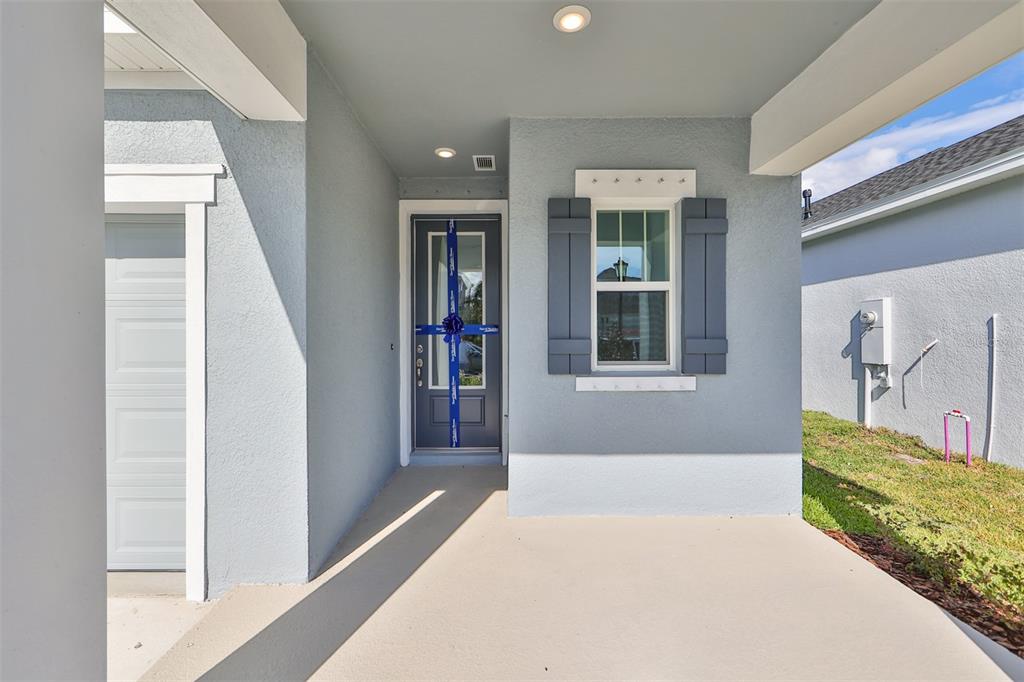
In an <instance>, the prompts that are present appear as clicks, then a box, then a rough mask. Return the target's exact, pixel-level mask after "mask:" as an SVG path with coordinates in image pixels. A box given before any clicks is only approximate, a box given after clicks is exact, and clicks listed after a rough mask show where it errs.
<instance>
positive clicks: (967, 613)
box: [823, 530, 1024, 658]
mask: <svg viewBox="0 0 1024 682" xmlns="http://www.w3.org/2000/svg"><path fill="white" fill-rule="evenodd" d="M823 532H824V533H825V534H826V535H828V536H829V537H831V538H832V539H833V540H835V541H836V542H838V543H840V544H841V545H843V546H845V547H846V548H847V549H849V550H851V551H853V552H856V553H857V554H859V555H860V556H862V557H864V558H865V559H867V560H868V561H870V562H871V563H872V564H874V565H875V566H877V567H878V568H880V569H882V570H883V571H885V572H886V573H888V574H889V575H891V576H892V577H894V578H896V580H899V581H900V582H901V583H903V584H904V585H906V586H907V587H909V588H910V589H912V590H913V591H914V592H917V593H918V594H919V595H921V596H922V597H924V598H925V599H927V600H929V601H931V602H932V603H934V604H937V605H938V606H941V607H942V608H944V609H946V610H947V611H949V612H950V613H952V614H953V615H954V616H956V617H957V618H959V619H960V620H962V621H964V622H965V623H967V624H969V625H970V626H971V627H973V628H974V629H975V630H977V631H979V632H982V633H984V634H985V635H987V636H988V637H989V638H990V639H992V640H994V641H996V642H999V643H1000V644H1002V645H1003V646H1004V647H1006V648H1007V649H1009V650H1010V651H1012V652H1013V653H1015V654H1017V655H1018V656H1020V657H1022V658H1024V617H1022V616H1021V615H1020V614H1017V613H1015V612H1013V611H1011V610H1009V609H1006V608H1004V607H1001V606H999V605H998V604H995V603H993V602H992V601H991V600H989V599H987V598H986V597H984V596H983V595H981V594H980V593H979V592H978V591H977V590H975V589H974V588H973V587H971V586H970V585H967V584H964V583H955V584H945V583H942V582H939V581H937V580H935V579H933V578H929V577H927V576H923V575H921V574H920V573H919V572H917V571H916V570H915V569H914V566H913V558H912V557H911V556H910V555H909V554H908V553H907V552H905V551H903V550H901V549H900V548H898V547H896V546H894V545H893V544H892V543H891V542H890V541H889V540H887V539H886V538H884V537H880V536H877V535H864V534H861V533H844V532H843V531H839V530H826V531H823Z"/></svg>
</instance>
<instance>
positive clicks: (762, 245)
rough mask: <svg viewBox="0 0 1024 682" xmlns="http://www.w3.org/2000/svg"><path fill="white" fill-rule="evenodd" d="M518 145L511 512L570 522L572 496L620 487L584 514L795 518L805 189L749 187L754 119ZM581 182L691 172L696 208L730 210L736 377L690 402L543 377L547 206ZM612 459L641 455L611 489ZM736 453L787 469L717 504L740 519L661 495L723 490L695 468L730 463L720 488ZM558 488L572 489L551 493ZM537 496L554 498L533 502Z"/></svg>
mask: <svg viewBox="0 0 1024 682" xmlns="http://www.w3.org/2000/svg"><path fill="white" fill-rule="evenodd" d="M510 131H511V132H510V134H511V137H510V156H509V158H510V173H509V206H510V208H509V213H510V234H509V239H510V245H509V249H510V252H509V257H510V272H509V280H510V281H509V288H510V295H509V307H510V309H509V320H508V323H507V326H506V329H507V330H508V333H509V338H510V358H509V430H510V434H509V440H510V444H509V449H510V459H509V467H510V470H509V476H510V482H509V496H510V508H511V510H512V512H513V513H523V514H533V513H539V514H543V513H573V511H574V509H573V508H567V506H566V505H565V504H564V499H565V498H566V495H568V494H569V492H570V490H574V491H575V492H574V493H573V494H574V495H577V496H578V497H580V499H583V498H587V499H592V498H593V496H589V497H588V495H587V493H586V492H581V491H584V489H585V488H587V487H590V488H593V489H594V490H599V489H600V488H602V487H606V486H608V485H615V486H618V493H617V495H616V496H614V497H608V498H607V499H608V502H607V504H604V505H599V507H597V508H594V507H586V508H583V507H581V508H580V509H579V510H578V511H581V512H583V513H722V510H723V509H725V508H735V509H737V510H741V509H742V511H745V512H749V513H798V512H799V502H800V476H799V465H798V459H799V452H800V293H799V287H800V275H799V272H800V243H799V224H798V222H799V221H798V217H799V216H798V213H797V212H795V211H794V209H793V207H794V201H795V199H794V197H799V184H798V180H797V179H796V178H777V177H764V176H751V175H749V174H748V173H747V162H748V151H749V139H750V126H749V121H747V120H743V119H520V118H515V119H512V121H511V128H510ZM584 168H693V169H695V170H696V173H697V195H698V196H702V197H725V198H726V199H728V201H729V204H728V212H729V236H728V269H727V326H728V338H729V356H728V373H727V374H725V375H723V376H710V375H709V376H699V377H698V378H697V390H696V391H695V392H692V393H577V392H576V391H575V383H574V380H573V378H572V377H568V376H552V375H549V374H548V373H547V324H546V323H545V319H546V312H545V311H546V309H547V255H546V254H547V200H548V198H549V197H568V196H572V193H573V188H574V172H575V170H576V169H584ZM611 454H618V455H632V456H633V457H632V458H631V459H630V462H631V468H630V472H631V475H630V476H628V477H625V478H623V477H619V478H618V480H617V482H615V481H611V482H610V481H609V477H610V478H611V479H614V478H615V477H616V474H615V473H614V472H615V470H616V469H615V467H612V466H607V462H602V461H600V460H599V459H598V458H600V457H601V456H602V455H611ZM736 454H755V455H756V454H773V455H778V457H776V458H774V460H773V461H776V462H778V466H775V467H765V468H764V469H763V471H762V477H761V478H760V479H759V480H750V479H749V478H747V480H748V485H746V486H740V487H738V488H736V487H734V488H732V489H731V490H728V491H727V490H724V489H723V490H722V492H721V495H720V496H719V497H717V498H715V499H716V501H717V502H719V503H720V502H721V501H722V499H731V500H732V503H731V506H730V503H725V504H717V506H715V507H714V508H712V507H711V506H709V504H708V503H707V502H706V500H707V498H705V497H700V498H699V499H698V498H694V497H693V496H687V495H686V494H685V491H682V490H681V489H679V488H676V489H675V490H673V489H671V488H665V487H662V486H659V485H655V480H656V479H657V478H658V477H662V476H666V475H670V476H673V477H675V478H676V480H677V481H679V483H680V485H692V484H693V483H694V482H695V481H698V480H703V481H704V483H705V484H706V485H713V484H714V481H715V477H714V476H711V477H704V478H701V476H702V474H703V473H704V472H706V471H707V466H706V463H705V462H706V460H703V459H701V458H697V457H689V455H713V456H721V457H723V458H726V459H725V460H723V467H724V468H722V469H721V476H720V477H719V480H725V478H726V477H728V476H730V475H733V474H735V475H738V476H740V477H741V478H744V476H743V474H742V472H741V471H740V470H741V469H742V465H741V463H740V460H736V459H733V460H729V459H728V457H730V456H732V455H736ZM525 455H576V456H577V457H576V458H575V459H573V462H574V464H573V465H572V466H571V467H569V468H568V469H566V468H564V467H563V466H562V464H561V463H564V462H565V458H559V457H549V458H546V459H545V458H543V457H539V456H537V457H534V456H531V457H526V456H525ZM652 455H675V457H672V458H668V459H666V458H665V457H651V456H652ZM645 456H646V457H645ZM580 458H592V459H593V461H594V462H595V465H594V466H588V464H587V462H586V459H580ZM609 461H610V460H609ZM794 462H797V465H796V466H794ZM559 471H564V472H568V475H561V474H560V473H559ZM668 472H671V473H668ZM730 472H731V473H730ZM557 478H560V479H561V485H555V486H553V485H552V484H551V482H552V480H555V479H557ZM541 488H544V489H545V490H547V492H546V493H544V494H542V495H537V494H533V493H535V492H536V491H538V490H540V489H541ZM531 489H532V490H531ZM780 491H781V494H780ZM652 496H653V497H652ZM750 496H753V497H750ZM743 497H746V498H747V499H746V500H745V501H744V500H742V499H741V498H743ZM654 498H657V499H654Z"/></svg>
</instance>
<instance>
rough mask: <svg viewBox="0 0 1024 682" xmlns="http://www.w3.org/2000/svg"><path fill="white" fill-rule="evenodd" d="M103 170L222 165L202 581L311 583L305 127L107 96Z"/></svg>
mask: <svg viewBox="0 0 1024 682" xmlns="http://www.w3.org/2000/svg"><path fill="white" fill-rule="evenodd" d="M106 110H107V111H106V118H107V123H106V135H105V139H106V162H107V163H223V164H225V165H226V166H227V168H228V176H227V178H223V179H219V180H217V203H216V205H215V206H211V207H210V208H209V210H208V213H207V216H208V218H207V220H208V225H207V228H208V229H207V239H206V250H207V310H206V334H207V348H206V353H207V356H206V359H207V414H206V419H207V429H206V433H207V442H206V481H207V491H206V495H207V510H209V514H208V516H207V523H206V532H207V572H208V580H209V594H210V596H211V597H216V596H218V595H219V594H221V593H223V592H224V591H225V590H226V589H227V588H229V587H231V586H232V585H234V584H237V583H243V582H304V581H305V580H306V578H307V576H308V573H309V568H308V560H309V556H308V525H307V521H308V518H307V471H306V357H305V356H306V146H305V143H306V137H305V136H306V130H305V128H306V125H305V124H304V123H283V122H265V121H244V120H241V119H239V118H238V116H236V115H235V114H233V113H232V112H231V111H229V110H228V109H227V108H226V107H225V106H224V105H222V104H221V103H220V102H218V101H217V100H216V99H215V98H214V97H212V96H211V95H209V94H208V93H206V92H203V91H187V92H186V91H173V92H172V91H132V92H127V91H108V92H107V94H106Z"/></svg>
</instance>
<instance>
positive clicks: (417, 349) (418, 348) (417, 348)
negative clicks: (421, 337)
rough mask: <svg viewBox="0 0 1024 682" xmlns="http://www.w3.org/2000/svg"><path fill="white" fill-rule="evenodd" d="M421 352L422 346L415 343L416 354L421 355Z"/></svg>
mask: <svg viewBox="0 0 1024 682" xmlns="http://www.w3.org/2000/svg"><path fill="white" fill-rule="evenodd" d="M422 352H423V344H422V343H417V344H416V353H422Z"/></svg>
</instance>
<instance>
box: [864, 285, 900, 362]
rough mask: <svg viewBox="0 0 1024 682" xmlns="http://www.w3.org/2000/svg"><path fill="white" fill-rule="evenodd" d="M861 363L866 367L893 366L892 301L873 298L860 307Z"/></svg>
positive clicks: (887, 298)
mask: <svg viewBox="0 0 1024 682" xmlns="http://www.w3.org/2000/svg"><path fill="white" fill-rule="evenodd" d="M860 330H861V337H860V361H861V363H862V364H865V365H891V364H892V299H891V298H890V297H888V296H886V297H885V298H873V299H870V300H867V301H864V302H863V303H861V306H860Z"/></svg>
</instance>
